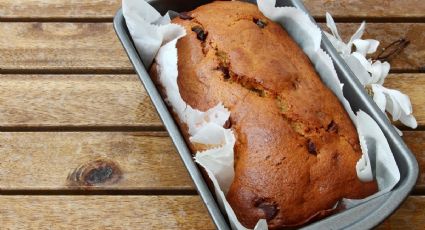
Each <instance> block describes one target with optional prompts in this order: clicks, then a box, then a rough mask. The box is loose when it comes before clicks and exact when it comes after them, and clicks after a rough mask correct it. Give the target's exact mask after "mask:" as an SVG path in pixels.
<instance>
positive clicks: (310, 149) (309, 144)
mask: <svg viewBox="0 0 425 230" xmlns="http://www.w3.org/2000/svg"><path fill="white" fill-rule="evenodd" d="M307 149H308V152H309V153H311V154H314V155H317V150H316V145H315V144H314V143H313V141H311V140H310V139H308V141H307Z"/></svg>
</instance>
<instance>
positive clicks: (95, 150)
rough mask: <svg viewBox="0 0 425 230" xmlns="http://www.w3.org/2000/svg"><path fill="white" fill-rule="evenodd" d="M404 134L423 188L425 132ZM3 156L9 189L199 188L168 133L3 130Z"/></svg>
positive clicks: (1, 175)
mask: <svg viewBox="0 0 425 230" xmlns="http://www.w3.org/2000/svg"><path fill="white" fill-rule="evenodd" d="M403 138H404V140H405V141H406V143H407V145H408V146H409V148H410V149H411V150H412V152H413V153H414V154H415V155H416V158H417V159H418V162H419V167H420V176H419V180H418V183H417V188H418V189H422V190H423V188H425V132H424V131H414V132H404V137H403ZM0 155H1V156H2V161H1V162H0V190H3V191H6V190H33V191H35V190H70V191H71V190H79V189H91V190H93V189H94V190H96V189H97V190H132V191H135V190H182V189H184V190H192V189H193V188H194V187H193V184H192V182H191V180H190V179H189V176H188V173H187V171H186V169H185V168H184V166H183V164H182V162H181V161H180V159H179V156H178V154H177V152H176V150H175V149H174V146H173V145H172V143H171V140H170V138H169V137H168V136H167V134H166V133H165V132H156V133H141V132H81V133H79V132H59V133H56V132H13V133H4V132H3V133H0ZM98 160H101V162H97V161H98ZM116 168H118V170H115V169H116Z"/></svg>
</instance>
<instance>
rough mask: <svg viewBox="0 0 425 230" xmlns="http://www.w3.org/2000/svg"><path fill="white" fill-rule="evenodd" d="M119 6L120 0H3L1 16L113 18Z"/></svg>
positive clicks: (9, 17)
mask: <svg viewBox="0 0 425 230" xmlns="http://www.w3.org/2000/svg"><path fill="white" fill-rule="evenodd" d="M119 7H121V1H120V0H90V1H86V0H55V1H52V0H1V1H0V17H1V18H3V19H13V18H27V19H32V20H35V18H44V19H73V18H96V19H108V20H112V17H113V15H114V14H115V12H116V11H117V10H118V8H119Z"/></svg>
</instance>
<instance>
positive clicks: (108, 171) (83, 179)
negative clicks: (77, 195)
mask: <svg viewBox="0 0 425 230" xmlns="http://www.w3.org/2000/svg"><path fill="white" fill-rule="evenodd" d="M121 176H122V172H121V169H120V168H119V167H118V165H117V164H116V163H115V162H113V161H110V160H107V159H99V160H95V161H91V162H88V163H85V164H83V165H81V166H79V167H78V168H76V169H75V170H74V171H73V172H72V173H70V174H69V175H68V178H67V180H68V184H69V185H70V186H96V185H100V184H114V183H117V182H118V181H119V180H120V179H121Z"/></svg>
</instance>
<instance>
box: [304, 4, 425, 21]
mask: <svg viewBox="0 0 425 230" xmlns="http://www.w3.org/2000/svg"><path fill="white" fill-rule="evenodd" d="M303 2H304V5H305V7H306V8H307V9H308V10H309V11H310V13H311V14H312V15H313V16H315V17H316V18H319V19H324V16H325V13H326V12H329V13H331V14H332V16H333V17H334V18H335V19H336V20H337V21H341V20H344V21H353V20H364V19H366V20H368V21H370V20H374V21H376V20H379V21H394V20H397V21H406V20H410V21H411V20H417V21H419V20H423V19H424V18H425V13H424V12H425V5H424V4H423V1H422V0H406V1H399V0H375V1H373V0H362V1H358V0H338V1H334V0H303Z"/></svg>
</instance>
